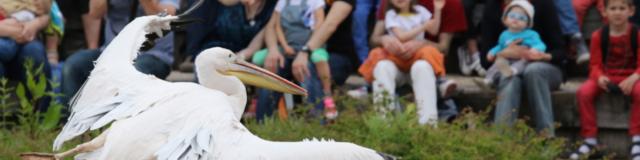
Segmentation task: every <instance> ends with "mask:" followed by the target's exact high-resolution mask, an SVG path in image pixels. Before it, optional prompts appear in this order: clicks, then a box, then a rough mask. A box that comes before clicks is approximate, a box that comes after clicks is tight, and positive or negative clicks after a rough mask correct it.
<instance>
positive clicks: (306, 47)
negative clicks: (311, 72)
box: [300, 45, 311, 54]
mask: <svg viewBox="0 0 640 160" xmlns="http://www.w3.org/2000/svg"><path fill="white" fill-rule="evenodd" d="M300 51H302V52H305V53H307V54H311V49H310V48H309V46H307V45H304V46H302V49H301V50H300Z"/></svg>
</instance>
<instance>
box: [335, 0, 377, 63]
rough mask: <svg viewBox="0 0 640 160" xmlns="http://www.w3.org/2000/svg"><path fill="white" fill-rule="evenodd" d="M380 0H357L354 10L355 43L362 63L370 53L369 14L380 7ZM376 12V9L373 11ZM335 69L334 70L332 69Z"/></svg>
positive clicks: (353, 28) (353, 29)
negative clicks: (368, 35) (368, 36)
mask: <svg viewBox="0 0 640 160" xmlns="http://www.w3.org/2000/svg"><path fill="white" fill-rule="evenodd" d="M379 2H380V0H356V8H355V10H354V11H353V22H352V26H351V28H352V31H353V33H352V34H353V44H354V45H355V46H354V48H355V50H356V53H357V54H358V59H359V60H360V63H362V62H364V60H365V59H367V56H368V55H369V39H368V38H367V34H368V33H369V14H370V13H371V10H372V9H375V8H377V7H378V4H379ZM373 13H374V14H375V11H374V12H373ZM332 71H333V70H332Z"/></svg>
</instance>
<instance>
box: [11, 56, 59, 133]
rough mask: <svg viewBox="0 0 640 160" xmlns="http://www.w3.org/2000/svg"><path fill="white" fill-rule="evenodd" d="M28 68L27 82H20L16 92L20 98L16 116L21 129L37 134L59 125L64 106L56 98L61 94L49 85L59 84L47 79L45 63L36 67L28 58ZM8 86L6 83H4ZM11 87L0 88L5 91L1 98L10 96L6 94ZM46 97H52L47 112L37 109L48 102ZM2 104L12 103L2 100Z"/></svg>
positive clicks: (26, 66) (25, 65) (26, 63)
mask: <svg viewBox="0 0 640 160" xmlns="http://www.w3.org/2000/svg"><path fill="white" fill-rule="evenodd" d="M24 67H25V68H26V71H27V72H26V82H24V83H23V82H20V83H19V84H18V85H17V87H16V89H15V93H16V96H17V99H18V109H17V114H16V117H17V119H18V127H19V129H22V130H26V131H28V132H29V133H31V135H35V134H37V132H46V131H51V130H52V129H54V128H56V127H57V126H58V123H59V121H60V117H61V113H60V112H61V110H62V108H63V106H62V105H61V104H59V103H57V102H56V101H53V100H51V99H54V98H56V97H59V96H61V95H60V94H57V93H54V92H53V91H51V90H50V89H49V88H47V86H48V85H49V86H51V87H56V86H58V84H55V83H53V82H49V81H47V78H46V76H45V73H44V71H43V64H41V65H39V66H38V67H34V64H33V61H31V60H27V61H26V62H25V64H24ZM4 85H5V86H3V87H6V83H4ZM10 90H11V88H4V90H0V93H5V95H3V96H2V97H0V100H8V99H9V98H8V97H9V96H7V95H6V93H8V92H9V91H10ZM45 99H50V101H49V104H47V105H48V107H47V110H46V112H39V111H37V106H39V105H43V104H42V103H44V102H46V101H45ZM0 104H6V105H5V106H9V107H8V108H11V106H12V103H10V102H6V103H3V101H0Z"/></svg>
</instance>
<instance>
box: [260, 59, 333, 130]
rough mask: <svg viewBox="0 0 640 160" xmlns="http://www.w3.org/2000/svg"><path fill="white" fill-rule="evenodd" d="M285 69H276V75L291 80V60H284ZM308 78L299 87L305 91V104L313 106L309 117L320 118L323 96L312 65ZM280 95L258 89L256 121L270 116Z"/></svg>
mask: <svg viewBox="0 0 640 160" xmlns="http://www.w3.org/2000/svg"><path fill="white" fill-rule="evenodd" d="M285 59H286V60H285V67H284V68H280V69H278V75H279V76H281V77H283V78H285V79H288V80H293V74H292V73H291V63H293V58H285ZM309 72H310V75H311V76H310V77H306V78H304V79H305V81H304V82H302V83H300V86H301V87H302V88H304V89H306V90H307V94H308V96H307V97H306V98H307V99H306V101H305V102H306V103H310V104H313V106H314V108H312V109H311V111H310V112H311V115H313V116H320V115H322V114H321V113H323V112H322V111H324V105H323V104H322V103H320V100H321V98H322V97H323V96H324V94H323V93H322V85H321V84H320V79H319V78H318V73H317V70H316V68H315V65H314V64H313V63H309ZM281 96H282V93H279V92H274V91H271V90H267V89H258V104H257V107H256V119H257V120H258V121H262V120H263V119H264V118H265V117H266V116H271V115H272V114H273V110H274V109H276V106H277V105H278V101H279V100H280V97H281Z"/></svg>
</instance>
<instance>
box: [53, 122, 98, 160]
mask: <svg viewBox="0 0 640 160" xmlns="http://www.w3.org/2000/svg"><path fill="white" fill-rule="evenodd" d="M107 134H109V129H107V130H106V131H104V132H102V133H101V134H100V135H99V136H98V137H96V138H94V139H93V140H91V141H89V142H87V143H83V144H80V145H78V146H76V147H75V148H73V149H71V150H68V151H65V152H62V153H58V154H56V155H54V157H55V159H56V160H59V159H64V157H68V156H71V155H75V154H78V153H85V152H91V151H94V150H96V149H98V148H100V147H102V146H103V145H104V142H105V140H106V138H107Z"/></svg>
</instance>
